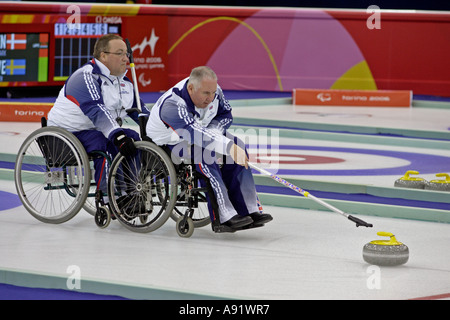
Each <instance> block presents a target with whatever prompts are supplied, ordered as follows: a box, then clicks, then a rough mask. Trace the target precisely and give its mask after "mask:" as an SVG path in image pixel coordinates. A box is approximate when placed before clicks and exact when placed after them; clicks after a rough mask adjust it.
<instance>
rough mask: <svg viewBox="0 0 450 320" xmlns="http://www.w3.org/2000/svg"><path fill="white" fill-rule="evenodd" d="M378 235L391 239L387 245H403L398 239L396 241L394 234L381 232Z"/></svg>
mask: <svg viewBox="0 0 450 320" xmlns="http://www.w3.org/2000/svg"><path fill="white" fill-rule="evenodd" d="M377 235H379V236H381V237H389V238H390V239H389V241H388V242H386V244H387V245H392V246H395V245H399V244H402V243H401V242H398V241H397V239H395V236H394V234H393V233H390V232H384V231H380V232H377Z"/></svg>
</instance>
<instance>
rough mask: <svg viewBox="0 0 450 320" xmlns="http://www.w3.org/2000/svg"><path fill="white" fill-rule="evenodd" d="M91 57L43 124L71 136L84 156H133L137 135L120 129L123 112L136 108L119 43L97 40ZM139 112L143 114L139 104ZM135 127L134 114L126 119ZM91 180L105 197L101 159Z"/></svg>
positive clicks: (123, 50) (68, 83) (107, 38)
mask: <svg viewBox="0 0 450 320" xmlns="http://www.w3.org/2000/svg"><path fill="white" fill-rule="evenodd" d="M93 55H94V58H93V59H92V60H91V61H90V62H88V63H87V64H85V65H84V66H82V67H81V68H79V69H78V70H76V71H75V72H74V73H73V74H72V75H71V76H70V77H69V78H68V79H67V81H66V83H65V84H64V86H63V88H62V89H61V91H60V92H59V95H58V97H57V99H56V101H55V104H54V105H53V107H52V109H51V110H50V112H49V114H48V125H50V126H58V127H61V128H64V129H66V130H68V131H70V132H72V133H73V134H74V135H75V136H76V137H77V138H78V139H79V140H80V141H81V143H82V144H83V146H84V147H85V149H86V152H88V153H89V152H92V151H103V152H106V153H109V154H110V156H111V158H114V157H115V156H116V155H117V153H118V152H120V153H121V154H123V155H124V156H126V157H132V156H134V155H135V154H136V149H135V146H134V141H135V140H140V138H139V134H138V133H137V132H135V131H134V130H131V129H125V128H122V127H121V125H122V119H123V117H125V116H126V115H127V112H126V110H127V109H130V108H135V107H136V106H137V102H136V97H135V95H134V91H133V84H132V83H131V81H130V80H129V79H128V78H127V77H126V76H125V74H126V71H127V64H128V63H129V60H128V53H127V46H126V44H125V42H124V41H123V39H122V38H121V37H120V36H118V35H114V34H107V35H104V36H102V37H100V38H99V39H98V40H97V42H96V43H95V46H94V54H93ZM141 106H142V109H143V110H142V112H143V113H147V114H148V113H149V111H148V110H147V109H146V108H145V104H144V103H143V102H141ZM128 115H129V116H130V117H131V118H133V120H134V121H136V122H138V112H136V111H134V112H132V113H130V114H128ZM94 168H95V180H96V182H97V185H98V186H99V188H100V190H102V191H103V192H106V190H107V188H106V173H105V172H104V171H105V170H104V169H105V161H104V159H94Z"/></svg>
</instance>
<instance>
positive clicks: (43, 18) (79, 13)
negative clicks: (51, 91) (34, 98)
mask: <svg viewBox="0 0 450 320" xmlns="http://www.w3.org/2000/svg"><path fill="white" fill-rule="evenodd" d="M150 9H151V8H149V7H145V6H144V7H142V6H137V5H106V4H105V5H99V4H76V5H74V4H65V3H55V4H52V3H32V2H27V3H21V2H11V1H9V2H8V1H7V2H0V90H1V89H2V88H5V87H26V86H29V87H36V86H62V85H63V84H64V82H65V80H66V79H67V78H68V77H69V76H70V75H71V74H72V73H73V72H74V71H75V70H77V69H78V68H80V67H81V66H83V65H84V64H86V63H87V62H89V61H90V60H91V59H92V58H93V56H92V54H93V49H94V45H95V42H96V41H97V39H98V38H99V37H101V36H102V35H104V34H109V33H113V34H118V35H120V36H122V37H123V38H124V39H125V38H126V39H129V41H130V43H131V47H132V49H133V56H134V59H135V64H136V73H137V76H138V79H139V88H140V91H142V92H150V91H161V90H167V85H168V80H167V79H168V77H167V71H168V70H167V64H168V61H167V59H168V58H167V43H168V18H167V16H164V15H160V14H154V13H153V11H152V10H150ZM149 10H150V11H149ZM128 76H129V77H130V78H131V74H128Z"/></svg>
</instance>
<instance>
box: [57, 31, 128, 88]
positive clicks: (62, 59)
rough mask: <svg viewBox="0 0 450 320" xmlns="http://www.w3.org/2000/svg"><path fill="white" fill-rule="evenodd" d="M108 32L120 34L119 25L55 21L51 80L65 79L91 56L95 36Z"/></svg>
mask: <svg viewBox="0 0 450 320" xmlns="http://www.w3.org/2000/svg"><path fill="white" fill-rule="evenodd" d="M71 26H73V27H71ZM108 33H116V34H120V25H108V24H107V23H79V24H76V25H71V24H67V23H55V30H54V35H55V57H54V61H55V73H54V78H53V80H55V81H61V80H65V79H67V77H68V76H69V75H70V74H72V73H73V72H74V71H75V70H76V69H78V68H79V67H81V66H82V65H84V64H85V63H86V62H88V61H89V60H90V59H91V58H92V51H93V49H94V44H95V41H96V40H97V38H98V37H100V36H102V35H104V34H108Z"/></svg>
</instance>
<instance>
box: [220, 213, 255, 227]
mask: <svg viewBox="0 0 450 320" xmlns="http://www.w3.org/2000/svg"><path fill="white" fill-rule="evenodd" d="M252 223H253V219H252V218H251V217H250V216H240V215H238V214H237V215H235V216H234V217H232V218H231V219H230V220H228V221H227V222H224V223H223V225H225V226H227V227H230V228H231V229H239V228H242V227H245V226H246V225H249V224H252Z"/></svg>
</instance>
